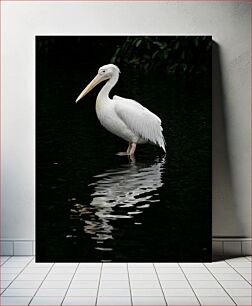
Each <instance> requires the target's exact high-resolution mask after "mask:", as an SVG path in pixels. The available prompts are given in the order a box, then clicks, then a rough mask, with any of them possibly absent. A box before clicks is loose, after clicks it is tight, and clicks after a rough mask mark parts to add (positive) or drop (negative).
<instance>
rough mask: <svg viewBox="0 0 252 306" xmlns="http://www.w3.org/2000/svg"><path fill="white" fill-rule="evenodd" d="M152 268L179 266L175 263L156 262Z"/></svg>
mask: <svg viewBox="0 0 252 306" xmlns="http://www.w3.org/2000/svg"><path fill="white" fill-rule="evenodd" d="M154 266H155V267H156V268H176V267H177V268H179V264H178V263H176V262H156V263H154Z"/></svg>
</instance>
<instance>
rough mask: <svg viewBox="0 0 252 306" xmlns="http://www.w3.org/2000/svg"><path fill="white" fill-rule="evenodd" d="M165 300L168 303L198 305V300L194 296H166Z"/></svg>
mask: <svg viewBox="0 0 252 306" xmlns="http://www.w3.org/2000/svg"><path fill="white" fill-rule="evenodd" d="M165 299H166V301H167V304H168V305H171V306H173V305H180V306H181V305H183V306H184V305H190V306H192V305H200V304H199V301H198V299H197V298H196V297H194V296H187V297H184V296H166V298H165Z"/></svg>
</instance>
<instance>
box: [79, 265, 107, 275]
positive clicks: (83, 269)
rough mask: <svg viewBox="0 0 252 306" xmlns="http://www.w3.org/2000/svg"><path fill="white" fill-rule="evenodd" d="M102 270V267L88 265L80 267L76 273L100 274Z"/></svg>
mask: <svg viewBox="0 0 252 306" xmlns="http://www.w3.org/2000/svg"><path fill="white" fill-rule="evenodd" d="M100 272H101V267H96V268H95V267H94V268H87V267H78V269H77V270H76V273H86V274H99V273H100Z"/></svg>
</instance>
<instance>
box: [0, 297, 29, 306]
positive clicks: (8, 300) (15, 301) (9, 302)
mask: <svg viewBox="0 0 252 306" xmlns="http://www.w3.org/2000/svg"><path fill="white" fill-rule="evenodd" d="M31 299H32V297H31V296H23V297H22V296H11V297H1V306H13V305H15V306H16V305H21V306H26V305H28V304H29V302H30V300H31Z"/></svg>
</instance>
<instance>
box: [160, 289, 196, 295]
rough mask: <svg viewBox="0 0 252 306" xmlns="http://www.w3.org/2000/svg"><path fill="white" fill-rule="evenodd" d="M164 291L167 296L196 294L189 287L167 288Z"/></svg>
mask: <svg viewBox="0 0 252 306" xmlns="http://www.w3.org/2000/svg"><path fill="white" fill-rule="evenodd" d="M163 291H164V295H165V296H195V294H194V293H193V291H192V289H189V288H165V289H163Z"/></svg>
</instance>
